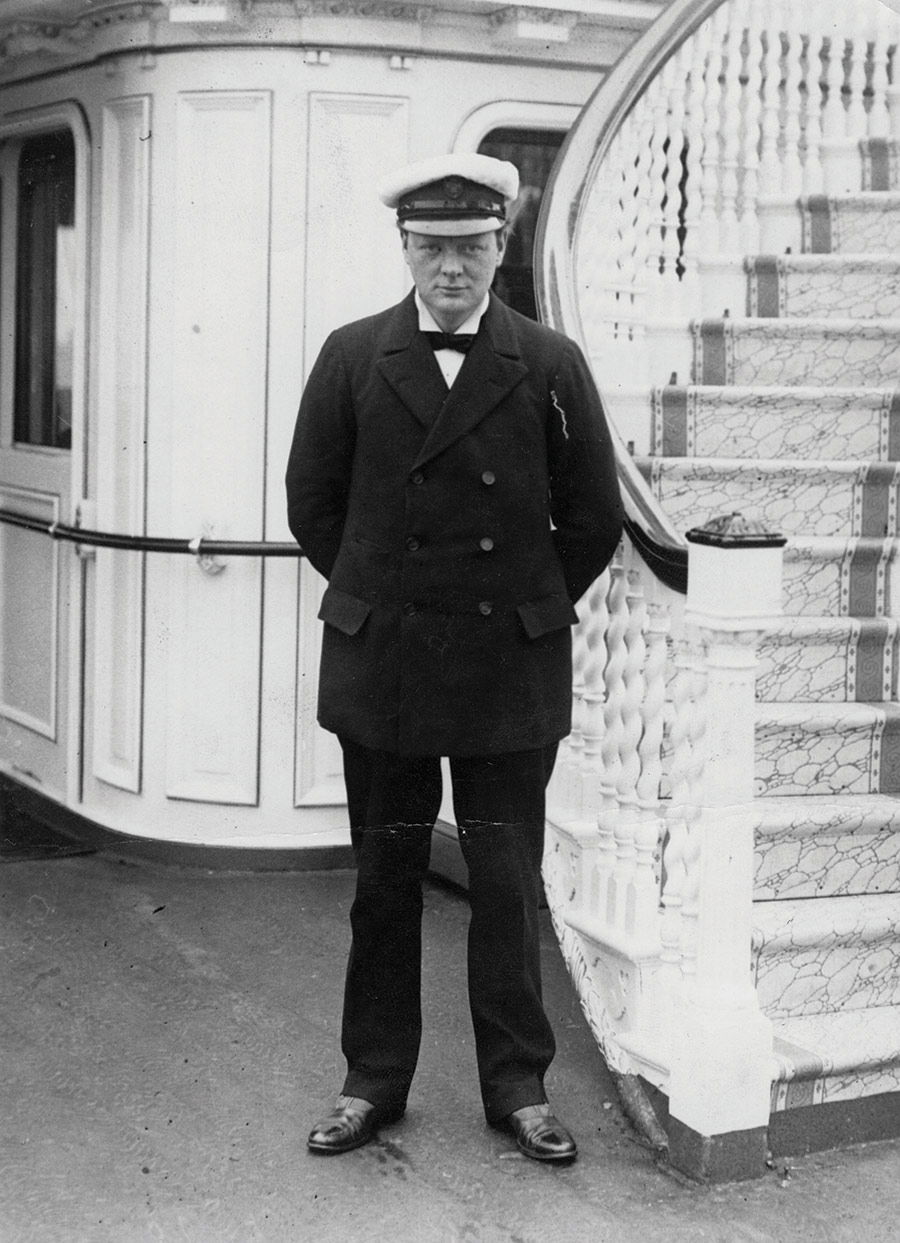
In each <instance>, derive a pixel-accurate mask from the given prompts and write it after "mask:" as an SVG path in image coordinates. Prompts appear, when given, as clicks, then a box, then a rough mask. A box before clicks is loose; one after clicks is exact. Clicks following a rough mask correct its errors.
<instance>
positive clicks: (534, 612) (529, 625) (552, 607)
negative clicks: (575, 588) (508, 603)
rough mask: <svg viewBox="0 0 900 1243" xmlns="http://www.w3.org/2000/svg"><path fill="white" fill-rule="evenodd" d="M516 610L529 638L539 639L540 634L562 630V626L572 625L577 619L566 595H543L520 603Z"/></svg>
mask: <svg viewBox="0 0 900 1243" xmlns="http://www.w3.org/2000/svg"><path fill="white" fill-rule="evenodd" d="M517 611H518V614H519V617H521V619H522V625H523V626H524V627H525V633H526V634H527V635H528V637H529V639H539V638H540V637H541V635H542V634H549V632H550V631H551V630H562V628H563V626H574V625H575V623H576V622H577V621H578V614H577V613H576V612H575V607H574V605H573V604H572V601H571V600H570V599H569V597H568V596H545V597H544V599H543V600H532V601H531V602H530V603H529V604H520V605H519V606H518V610H517Z"/></svg>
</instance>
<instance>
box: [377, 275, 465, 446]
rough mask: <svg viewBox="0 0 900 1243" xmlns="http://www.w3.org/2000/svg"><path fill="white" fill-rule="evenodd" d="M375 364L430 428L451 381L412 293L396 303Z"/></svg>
mask: <svg viewBox="0 0 900 1243" xmlns="http://www.w3.org/2000/svg"><path fill="white" fill-rule="evenodd" d="M380 348H381V354H380V356H379V357H378V358H377V359H376V360H375V365H376V367H377V368H378V370H379V371H380V372H381V374H382V375H383V376H384V378H385V380H387V382H388V384H389V385H390V386H391V388H392V389H393V390H394V392H395V393H396V394H397V396H398V397H399V398H400V400H401V401H402V402H403V404H404V406H406V408H407V410H409V412H410V413H411V414H412V415H413V416H414V417H415V418H416V419H417V420H418V422H419V423H421V424H422V426H423V427H425V428H430V427H431V426H432V425H433V424H434V421H435V418H436V417H437V413H438V411H439V410H440V409H441V407H442V406H443V404H444V402H445V401H446V399H447V385H446V384H445V383H444V377H443V376H442V375H441V369H440V367H439V366H438V364H437V361H436V360H435V357H434V351H433V350H432V348H431V346H430V345H429V344H428V342H427V341H426V340H425V338H424V337H423V336H422V334H421V333H420V332H419V315H418V311H417V310H416V304H415V301H414V296H413V294H412V293H410V294H409V296H408V297H407V298H404V300H403V301H402V302H401V303H400V304H399V306H397V307H395V309H394V314H393V315H392V316H391V318H390V319H389V321H388V324H387V329H386V331H385V333H384V337H383V338H382V341H381V344H380Z"/></svg>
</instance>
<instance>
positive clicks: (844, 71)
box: [576, 0, 900, 428]
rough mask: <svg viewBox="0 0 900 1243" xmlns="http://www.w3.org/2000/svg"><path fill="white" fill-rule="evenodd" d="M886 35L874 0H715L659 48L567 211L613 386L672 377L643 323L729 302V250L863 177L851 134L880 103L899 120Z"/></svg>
mask: <svg viewBox="0 0 900 1243" xmlns="http://www.w3.org/2000/svg"><path fill="white" fill-rule="evenodd" d="M898 42H900V14H897V13H895V12H893V11H892V10H890V9H888V8H887V7H886V6H885V5H883V4H881V3H880V0H859V2H858V3H854V4H853V5H852V6H848V5H846V3H844V2H843V0H816V3H815V4H805V3H804V0H726V2H725V3H723V4H721V5H720V6H719V7H718V9H716V10H715V11H714V12H713V14H712V15H711V16H710V17H709V18H708V19H707V20H706V21H705V22H704V23H703V24H702V25H701V26H699V27H698V29H697V30H696V31H695V32H694V33H693V34H692V35H691V36H690V38H688V39H687V40H686V41H685V42H684V43H682V44H681V46H680V47H679V48H678V49H677V51H676V52H675V54H674V55H673V56H672V57H671V58H670V59H669V60H668V61H667V62H666V63H665V65H664V66H663V67H662V69H661V71H660V72H659V73H658V74H657V75H656V76H655V77H654V78H653V79H652V80H651V82H650V83H649V84H648V87H647V90H646V91H645V92H644V94H643V95H641V96H640V97H639V98H638V100H637V101H636V103H635V105H634V107H633V108H632V110H631V111H630V113H629V114H628V116H627V118H626V119H625V121H624V123H623V125H622V126H621V128H620V129H619V130H618V132H617V135H616V137H615V139H614V141H613V143H612V144H611V146H610V148H609V150H608V151H607V152H606V155H605V157H604V160H603V166H602V167H603V172H602V175H595V177H594V179H593V183H592V187H591V190H590V193H589V195H588V197H587V200H586V205H585V208H584V210H583V211H582V213H581V216H580V219H579V221H578V226H577V231H578V239H577V243H576V245H577V251H578V256H579V259H578V271H579V276H580V279H581V282H582V284H581V290H580V304H581V307H582V314H583V323H584V328H585V332H586V335H587V338H588V344H589V348H590V349H591V352H592V354H593V355H594V356H596V357H598V358H602V359H603V365H604V368H605V369H606V374H607V375H609V376H611V377H612V379H613V381H614V385H615V384H618V385H619V386H620V388H621V387H622V386H627V385H628V384H629V383H631V384H635V383H637V382H638V377H639V378H640V381H641V382H643V380H644V379H646V381H647V383H648V384H650V385H653V384H664V383H666V382H667V380H668V379H669V373H670V372H671V371H672V370H676V371H678V372H679V374H681V375H682V376H683V377H685V378H686V377H687V371H688V368H689V358H690V355H689V352H688V349H687V345H686V343H682V346H681V348H680V350H675V353H674V357H673V352H672V350H668V351H667V350H664V349H658V348H655V347H654V345H653V344H652V343H651V345H650V346H649V347H648V346H647V344H646V333H647V331H648V329H649V326H650V325H652V324H653V323H654V322H655V321H665V322H667V323H671V321H672V320H673V319H677V320H681V321H684V322H685V323H686V322H687V320H688V319H689V318H690V317H698V316H701V315H706V314H710V313H715V314H721V313H722V307H723V306H727V307H728V308H729V310H730V313H731V314H742V313H743V311H744V305H743V302H742V301H741V300H740V295H739V293H738V292H737V290H738V288H739V286H738V284H737V283H736V282H735V283H734V284H733V285H730V286H728V288H727V290H726V289H725V288H724V287H723V283H722V279H723V278H722V274H723V272H724V273H726V276H727V271H728V265H729V264H730V265H731V267H732V268H734V269H737V268H739V266H740V264H741V262H742V261H743V258H744V256H746V255H751V254H755V253H758V251H759V249H760V247H762V248H763V249H764V250H765V251H767V252H768V253H781V252H783V251H784V250H785V249H792V248H799V245H800V221H799V213H798V211H797V200H798V198H799V197H800V196H801V195H815V194H820V193H847V192H852V191H856V190H859V189H860V188H861V177H862V163H861V156H860V142H861V140H865V139H872V138H876V139H886V138H889V137H891V134H892V132H893V131H892V120H891V112H892V110H893V112H894V113H895V114H897V118H898V119H897V121H895V122H893V124H894V125H898V124H900V89H898V88H897V87H896V86H894V85H892V78H893V77H894V76H895V71H894V67H893V62H894V61H895V60H896V48H897V46H898ZM717 263H718V264H719V266H718V267H717V266H716V264H717ZM723 264H724V265H725V266H724V267H723V266H722V265H723ZM704 269H706V270H709V271H710V272H714V273H715V277H713V276H712V275H710V282H711V283H712V284H713V287H714V294H713V295H712V300H710V295H707V301H709V306H708V307H707V305H706V304H705V303H704V298H703V291H702V280H701V277H702V271H703V270H704ZM586 273H587V275H585V274H586ZM741 279H742V278H741ZM673 364H674V365H673ZM610 396H611V401H612V407H613V414H614V415H615V413H616V411H615V393H614V392H612V390H611V393H610ZM626 417H627V418H628V419H629V420H630V418H631V416H630V415H628V416H626V415H625V413H624V407H623V421H624V420H625V419H626ZM627 426H629V428H630V427H631V426H632V424H631V422H630V421H629V422H628V423H627Z"/></svg>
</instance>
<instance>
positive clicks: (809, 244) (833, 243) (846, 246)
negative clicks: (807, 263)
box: [800, 190, 900, 255]
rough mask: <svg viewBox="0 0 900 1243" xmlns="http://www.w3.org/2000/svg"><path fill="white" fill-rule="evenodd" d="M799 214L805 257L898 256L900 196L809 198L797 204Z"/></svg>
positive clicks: (873, 193) (867, 193)
mask: <svg viewBox="0 0 900 1243" xmlns="http://www.w3.org/2000/svg"><path fill="white" fill-rule="evenodd" d="M800 214H801V217H802V220H803V249H804V250H805V251H807V252H808V253H811V254H835V253H840V254H852V253H857V254H859V253H866V254H888V255H892V254H898V253H900V194H895V193H891V192H885V191H871V190H869V191H863V192H862V193H860V194H851V195H843V196H841V197H840V198H826V197H825V196H824V195H811V196H810V197H808V198H803V199H801V200H800Z"/></svg>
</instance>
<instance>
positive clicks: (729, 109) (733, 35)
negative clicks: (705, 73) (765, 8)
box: [719, 4, 744, 255]
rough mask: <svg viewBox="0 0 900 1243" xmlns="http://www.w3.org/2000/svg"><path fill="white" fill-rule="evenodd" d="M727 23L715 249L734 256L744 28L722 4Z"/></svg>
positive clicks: (737, 8)
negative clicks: (717, 240)
mask: <svg viewBox="0 0 900 1243" xmlns="http://www.w3.org/2000/svg"><path fill="white" fill-rule="evenodd" d="M719 11H720V12H721V13H723V14H724V19H723V20H725V21H727V29H725V30H724V31H723V42H722V69H723V74H724V85H723V87H722V132H721V137H720V150H721V168H720V187H721V203H720V208H719V248H720V250H722V251H723V252H724V253H725V254H729V255H730V254H735V253H736V252H737V251H738V249H739V247H740V232H739V229H738V213H737V197H738V161H739V158H740V148H741V102H742V93H743V92H742V90H741V70H742V68H743V50H742V49H743V39H744V25H743V20H742V18H741V14H740V6H739V5H736V4H732V5H727V4H726V5H723V6H722V8H721V9H720V10H719Z"/></svg>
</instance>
